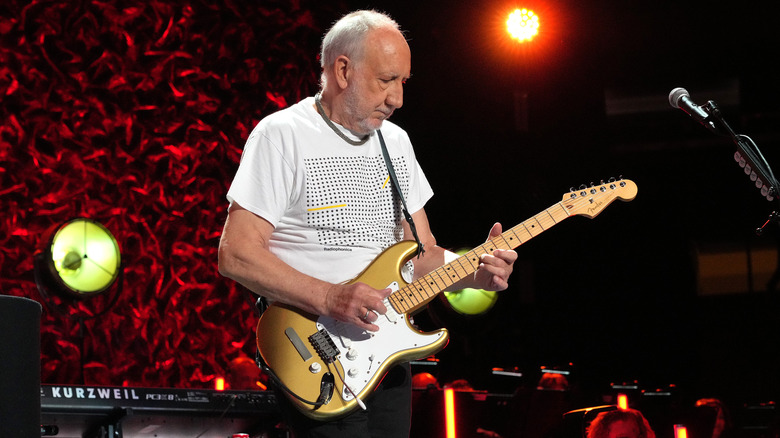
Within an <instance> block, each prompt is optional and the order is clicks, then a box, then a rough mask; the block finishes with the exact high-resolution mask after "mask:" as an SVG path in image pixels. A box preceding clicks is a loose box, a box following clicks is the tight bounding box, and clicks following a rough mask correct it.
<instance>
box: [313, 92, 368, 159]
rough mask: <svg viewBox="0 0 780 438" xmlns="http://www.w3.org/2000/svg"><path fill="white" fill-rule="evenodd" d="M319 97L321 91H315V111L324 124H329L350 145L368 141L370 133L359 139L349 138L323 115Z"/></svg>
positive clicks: (358, 144)
mask: <svg viewBox="0 0 780 438" xmlns="http://www.w3.org/2000/svg"><path fill="white" fill-rule="evenodd" d="M321 99H322V93H317V95H316V96H314V103H315V104H316V105H317V112H319V113H320V115H321V116H322V120H325V124H327V125H328V126H330V129H332V130H333V132H335V133H336V134H338V136H339V137H341V138H342V139H344V141H346V142H347V143H349V144H351V145H352V146H360V145H362V144H365V142H367V141H368V139H369V137H371V135H370V134H366V135H365V136H363V137H361V138H360V140H352V139H351V138H349V137H347V136H346V134H344V133H343V132H341V129H339V127H338V126H336V125H335V124H333V122H332V121H331V120H330V119H329V118H328V116H326V115H325V110H324V109H323V108H322V104H321V103H320V100H321Z"/></svg>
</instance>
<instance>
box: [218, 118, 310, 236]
mask: <svg viewBox="0 0 780 438" xmlns="http://www.w3.org/2000/svg"><path fill="white" fill-rule="evenodd" d="M272 133H273V129H272V128H269V127H267V126H263V125H262V124H261V125H258V126H257V127H255V129H254V130H253V131H252V133H251V134H250V136H249V138H248V139H247V141H246V145H245V146H244V151H243V153H242V155H241V162H240V163H239V166H238V170H237V171H236V174H235V176H234V178H233V182H232V183H231V185H230V189H228V193H227V199H228V202H230V204H231V205H232V204H233V203H234V202H236V203H238V204H239V205H240V206H242V207H244V208H245V209H247V210H249V211H251V212H252V213H254V214H256V215H258V216H260V217H262V218H264V219H265V220H267V221H268V222H270V223H271V224H272V225H273V226H274V227H276V226H277V224H278V223H279V220H280V219H281V218H282V216H283V214H284V212H285V211H286V210H287V208H288V206H289V205H290V199H291V196H292V193H294V185H295V179H294V175H293V171H292V168H293V167H292V166H291V165H290V163H289V162H288V161H287V159H286V158H285V154H284V152H283V150H282V149H281V144H282V141H279V140H273V139H272V135H271V134H272Z"/></svg>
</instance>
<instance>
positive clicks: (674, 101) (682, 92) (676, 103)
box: [669, 87, 690, 108]
mask: <svg viewBox="0 0 780 438" xmlns="http://www.w3.org/2000/svg"><path fill="white" fill-rule="evenodd" d="M683 96H690V94H688V90H686V89H685V88H682V87H677V88H675V89H674V90H672V92H671V93H669V105H671V106H672V107H673V108H680V99H681V98H682V97H683Z"/></svg>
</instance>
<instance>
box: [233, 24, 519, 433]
mask: <svg viewBox="0 0 780 438" xmlns="http://www.w3.org/2000/svg"><path fill="white" fill-rule="evenodd" d="M321 64H322V68H323V72H322V76H321V82H322V84H321V92H320V93H319V94H318V95H317V96H315V97H314V98H312V97H309V98H306V99H304V100H302V101H301V102H298V103H297V104H295V105H293V106H291V107H290V108H287V109H284V110H282V111H279V112H277V113H275V114H272V115H270V116H268V117H266V118H265V119H264V120H262V121H261V122H260V123H259V124H258V126H257V127H255V129H254V130H253V132H252V133H251V135H250V136H249V139H248V140H247V143H246V146H245V149H244V152H243V155H242V158H241V164H240V166H239V169H238V172H237V173H236V176H235V179H234V180H233V183H232V185H231V187H230V190H229V192H228V200H229V201H230V207H229V213H228V218H227V221H226V222H225V228H224V230H223V233H222V239H221V242H220V248H219V270H220V273H221V274H222V275H225V276H227V277H229V278H232V279H234V280H236V281H238V282H239V283H241V284H242V285H244V286H246V287H247V288H249V289H250V290H252V291H253V292H255V293H257V294H259V295H262V296H264V297H266V298H267V299H269V300H271V301H279V302H283V303H286V304H290V305H292V306H295V307H297V308H299V309H301V310H303V311H305V312H309V313H312V314H316V315H324V316H329V317H333V318H335V319H337V320H339V321H343V322H346V323H350V324H354V325H356V326H358V327H360V328H362V329H364V330H368V331H377V330H378V329H379V326H377V325H376V324H375V322H376V321H377V319H378V318H379V316H380V315H383V314H385V312H386V310H387V309H386V308H385V305H384V304H383V300H384V299H385V298H386V297H387V296H388V295H389V294H390V290H389V289H385V290H376V289H374V288H372V287H370V286H368V285H366V284H363V283H359V282H358V283H354V284H344V282H345V281H348V280H350V279H353V278H355V277H357V275H358V274H359V273H360V272H361V271H363V269H364V268H365V267H366V266H367V265H368V264H369V263H370V262H371V261H372V260H373V259H374V258H375V257H376V256H377V255H379V254H380V253H381V252H382V251H383V250H384V249H385V248H387V247H389V246H390V245H392V244H394V243H396V242H398V241H400V240H413V239H414V233H413V232H412V227H411V226H410V224H409V223H408V222H407V221H406V220H404V218H403V216H402V215H401V209H400V206H399V201H398V198H397V197H396V196H395V195H394V190H395V189H394V188H393V184H392V183H391V182H388V179H389V176H388V175H389V174H388V168H387V165H386V164H385V160H384V159H383V155H382V151H381V146H380V140H379V135H378V132H377V131H378V130H379V129H380V128H382V129H381V134H382V136H383V138H384V141H385V142H386V146H387V149H388V151H389V155H390V157H391V161H392V165H393V168H394V169H395V172H396V174H397V176H398V181H399V185H400V186H401V187H402V192H403V197H404V199H405V201H406V204H407V207H408V211H409V212H410V213H411V218H412V222H413V224H414V226H415V229H416V234H417V235H418V236H419V241H420V242H421V243H422V244H423V247H424V252H423V253H422V255H421V256H419V257H415V258H414V259H413V260H412V264H413V276H414V278H418V277H421V276H422V275H424V274H425V273H427V272H430V271H431V270H433V269H435V268H438V267H439V266H441V265H443V264H444V263H445V260H446V261H449V260H452V259H454V258H455V257H456V256H454V255H453V254H452V253H450V252H448V251H445V250H444V249H443V248H441V247H439V246H436V240H435V239H434V237H433V234H432V233H431V230H430V227H429V224H428V219H427V216H426V214H425V210H424V209H423V207H424V205H425V203H426V201H427V200H428V199H429V198H430V197H431V196H432V195H433V192H432V190H431V187H430V185H429V184H428V181H427V180H426V179H425V175H424V174H423V172H422V170H420V168H419V165H418V163H417V160H416V158H415V155H414V151H413V149H412V146H411V143H410V141H409V138H408V136H407V135H406V132H405V131H403V130H402V129H401V128H399V127H398V126H396V125H395V124H393V123H391V122H387V121H386V119H387V118H388V117H390V116H391V115H392V113H393V112H394V111H395V110H396V109H398V108H400V107H401V106H402V105H403V86H404V83H405V82H406V80H407V79H408V78H409V76H410V74H411V52H410V50H409V46H408V44H407V43H406V40H405V38H404V37H403V34H402V33H401V32H400V30H399V28H398V24H397V23H396V22H395V21H393V20H392V19H391V18H389V17H388V16H386V15H384V14H380V13H377V12H375V11H357V12H353V13H351V14H348V15H346V16H345V17H343V18H342V19H341V20H339V21H338V22H337V23H336V24H334V26H333V27H332V28H331V29H330V30H329V31H328V32H327V34H326V35H325V37H324V39H323V43H322V53H321ZM500 233H501V225H500V224H496V225H494V226H493V228H492V229H491V230H490V236H491V237H493V236H497V235H499V234H500ZM516 258H517V254H516V253H515V252H514V251H511V250H507V251H504V250H497V251H496V252H494V253H493V254H492V255H485V256H484V257H483V258H482V260H481V263H480V267H479V269H478V270H477V272H476V273H475V274H474V275H473V277H470V278H467V279H464V280H462V281H460V282H459V283H458V284H456V285H454V286H453V289H461V288H463V287H475V288H480V289H489V290H503V289H506V288H507V286H508V285H507V279H508V277H509V275H510V274H511V272H512V267H513V264H514V261H515V259H516ZM410 391H411V378H410V376H409V367H408V365H407V366H403V367H402V366H399V367H395V368H393V369H391V370H390V371H389V372H388V375H387V376H386V377H385V378H384V379H383V381H382V383H381V384H380V385H379V387H378V388H377V389H376V391H375V392H374V393H373V394H372V396H371V397H369V399H368V400H367V401H366V404H367V405H368V409H367V410H366V411H362V410H359V411H357V412H356V413H354V414H351V415H349V416H347V417H346V418H344V419H342V420H339V421H334V422H315V421H311V420H307V419H305V418H303V417H302V416H300V415H299V414H297V413H296V412H294V411H290V412H288V414H289V416H288V418H287V421H288V423H290V424H289V425H290V426H291V427H292V428H293V430H294V432H295V433H296V436H382V437H390V436H408V433H409V426H410V411H411V408H410V399H411V396H410Z"/></svg>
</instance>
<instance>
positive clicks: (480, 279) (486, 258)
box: [403, 208, 517, 291]
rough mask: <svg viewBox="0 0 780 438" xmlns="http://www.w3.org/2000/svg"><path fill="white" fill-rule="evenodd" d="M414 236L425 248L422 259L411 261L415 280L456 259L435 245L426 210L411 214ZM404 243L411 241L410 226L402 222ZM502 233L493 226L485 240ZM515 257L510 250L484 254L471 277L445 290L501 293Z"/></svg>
mask: <svg viewBox="0 0 780 438" xmlns="http://www.w3.org/2000/svg"><path fill="white" fill-rule="evenodd" d="M412 220H413V221H414V225H415V228H416V229H417V235H418V236H419V237H420V241H421V242H422V244H423V245H424V249H425V252H424V253H423V255H422V256H420V257H417V256H415V257H414V258H413V259H412V263H414V279H415V280H416V279H418V278H420V277H422V276H424V275H425V274H427V273H429V272H431V271H433V270H434V269H436V268H438V267H440V266H442V265H444V263H445V262H449V261H451V260H454V259H455V258H457V257H458V255H457V254H455V253H453V252H451V251H447V250H446V249H444V248H442V247H440V246H438V245H436V238H435V237H434V236H433V233H432V232H431V227H430V224H429V223H428V215H426V214H425V209H422V208H421V209H420V210H418V211H417V212H415V213H413V214H412ZM403 227H404V240H414V236H413V235H412V231H411V228H410V227H409V224H408V223H407V222H406V221H404V222H403ZM502 232H503V230H502V228H501V224H499V223H496V224H495V225H493V227H492V228H491V229H490V233H489V234H488V240H490V239H492V238H493V237H497V236H499V235H501V233H502ZM515 260H517V253H516V252H515V251H513V250H505V249H497V250H495V251H493V254H484V255H483V256H482V258H481V260H480V264H479V268H478V269H477V271H476V272H475V273H474V275H472V276H469V277H467V278H464V279H462V280H460V281H458V282H457V283H455V284H453V285H452V286H450V287H449V288H448V290H459V289H463V288H467V287H468V288H474V289H484V290H493V291H501V290H504V289H506V288H507V287H509V283H508V281H509V275H510V274H512V269H513V267H514V263H515Z"/></svg>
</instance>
